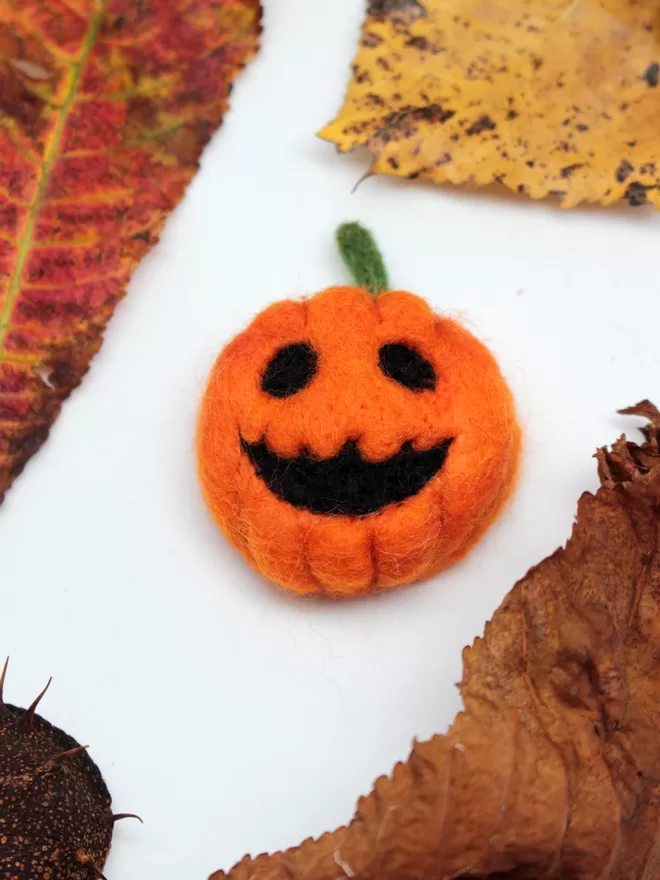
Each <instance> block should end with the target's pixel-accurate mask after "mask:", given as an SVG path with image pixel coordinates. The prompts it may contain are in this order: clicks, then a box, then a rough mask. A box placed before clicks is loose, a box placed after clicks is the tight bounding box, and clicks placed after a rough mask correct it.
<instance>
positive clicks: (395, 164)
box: [387, 156, 399, 171]
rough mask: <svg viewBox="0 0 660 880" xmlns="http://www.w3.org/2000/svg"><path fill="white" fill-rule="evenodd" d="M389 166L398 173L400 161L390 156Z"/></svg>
mask: <svg viewBox="0 0 660 880" xmlns="http://www.w3.org/2000/svg"><path fill="white" fill-rule="evenodd" d="M387 164H388V165H389V166H390V168H393V169H394V170H395V171H397V170H398V168H399V163H398V161H397V160H396V159H395V158H394V156H388V157H387Z"/></svg>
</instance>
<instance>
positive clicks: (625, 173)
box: [614, 159, 635, 183]
mask: <svg viewBox="0 0 660 880" xmlns="http://www.w3.org/2000/svg"><path fill="white" fill-rule="evenodd" d="M634 170H635V169H634V168H633V166H632V165H631V164H630V162H629V161H628V160H627V159H622V160H621V162H619V167H618V168H617V169H616V172H615V174H614V176H615V178H616V182H617V183H623V182H624V180H626V179H627V178H628V177H630V175H631V174H632V172H633V171H634Z"/></svg>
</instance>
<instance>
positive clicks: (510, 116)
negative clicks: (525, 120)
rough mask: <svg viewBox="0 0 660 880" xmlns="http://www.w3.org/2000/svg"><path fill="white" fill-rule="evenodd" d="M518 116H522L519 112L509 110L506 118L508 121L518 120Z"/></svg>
mask: <svg viewBox="0 0 660 880" xmlns="http://www.w3.org/2000/svg"><path fill="white" fill-rule="evenodd" d="M518 116H520V114H519V113H518V111H517V110H509V112H508V113H507V114H506V118H507V119H508V120H512V119H516V118H517V117H518Z"/></svg>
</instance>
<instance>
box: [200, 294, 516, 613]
mask: <svg viewBox="0 0 660 880" xmlns="http://www.w3.org/2000/svg"><path fill="white" fill-rule="evenodd" d="M294 344H306V345H308V346H310V347H311V348H312V349H313V351H314V352H315V353H316V355H317V361H316V366H315V372H314V375H313V376H312V378H311V379H310V381H309V382H308V384H306V385H305V387H303V388H301V390H299V391H297V393H295V394H292V395H291V396H288V397H274V396H271V395H270V394H267V393H266V392H265V391H264V390H263V389H262V378H263V376H264V373H265V372H266V370H267V367H268V365H269V363H271V361H272V359H273V358H274V356H275V355H277V353H278V352H279V351H281V350H282V349H284V348H285V347H287V346H291V345H294ZM390 344H403V345H406V346H409V347H410V348H413V349H414V350H415V351H416V352H418V353H419V354H420V355H421V356H422V358H424V359H426V361H428V362H429V364H430V365H431V366H432V368H433V371H434V373H435V377H436V382H435V388H426V389H423V390H418V391H413V390H410V389H409V388H406V387H404V386H403V385H401V384H399V383H398V382H396V381H394V380H393V379H392V378H390V377H389V376H387V375H385V373H384V372H383V369H382V367H381V364H380V363H379V352H380V351H381V349H382V347H383V346H384V345H390ZM450 438H451V444H450V446H449V449H448V452H447V456H446V459H445V461H444V464H443V466H442V468H441V469H440V470H439V472H438V473H436V475H435V476H434V477H433V478H432V479H430V480H429V481H428V483H427V484H426V485H425V486H424V487H423V488H422V489H421V490H420V491H418V492H417V493H416V494H414V495H411V496H410V497H408V498H406V499H405V500H403V501H400V502H397V503H392V504H389V505H387V506H385V507H384V508H382V509H381V510H379V511H377V512H375V513H370V514H368V515H364V516H351V515H343V514H342V515H338V514H331V513H324V514H319V513H313V512H311V511H310V510H307V509H303V508H299V507H296V506H293V505H292V504H290V503H288V502H287V501H285V500H283V499H282V498H279V497H277V496H276V495H275V494H274V493H273V492H271V490H270V489H269V488H268V486H267V485H266V483H265V481H264V480H263V479H262V477H261V476H259V474H258V473H257V471H256V469H255V465H254V464H253V462H252V461H251V460H250V457H249V456H248V454H247V453H246V451H245V444H255V445H257V444H262V443H265V444H266V446H267V448H268V450H270V451H271V452H272V453H274V454H275V455H277V456H280V457H282V458H295V457H297V456H301V455H303V454H305V455H308V456H311V457H315V458H321V459H329V458H332V457H334V456H337V455H339V454H340V452H341V451H342V449H343V448H344V447H345V446H346V444H347V442H351V441H352V442H353V443H354V444H355V445H356V447H357V449H358V450H359V453H360V455H361V456H362V458H363V459H364V460H365V461H368V462H384V461H385V460H387V459H389V458H391V457H393V456H395V455H396V454H397V453H399V452H400V450H401V449H402V447H404V446H405V444H411V445H412V448H413V449H415V450H420V451H421V450H430V449H432V448H433V447H436V446H438V445H439V444H441V443H442V442H443V441H446V440H448V439H450ZM520 449H521V432H520V428H519V425H518V422H517V419H516V413H515V406H514V402H513V398H512V395H511V393H510V391H509V389H508V387H507V385H506V383H505V381H504V379H503V377H502V375H501V372H500V370H499V367H498V365H497V363H496V361H495V359H494V357H493V355H492V354H491V353H490V352H489V350H488V349H487V348H486V346H484V345H483V344H482V343H481V342H479V340H477V339H476V338H475V337H474V336H473V335H472V334H471V333H469V332H468V331H467V330H466V329H465V328H464V327H462V326H461V325H460V324H458V323H456V322H455V321H453V320H450V319H448V318H443V317H439V316H438V315H436V314H434V312H433V311H432V310H431V309H430V307H429V306H428V304H427V303H426V302H425V301H424V300H423V299H421V298H420V297H418V296H415V295H414V294H412V293H407V292H405V291H400V290H395V291H388V292H386V293H383V294H381V295H379V296H377V297H374V296H372V295H370V294H369V293H368V292H367V291H365V290H362V289H360V288H356V287H331V288H328V289H327V290H324V291H322V292H321V293H318V294H316V295H315V296H313V297H311V298H309V299H303V300H298V301H293V300H285V301H282V302H278V303H275V304H274V305H272V306H270V307H269V308H267V309H265V310H264V311H263V312H262V313H261V314H259V315H258V316H257V317H256V318H255V319H254V320H253V322H252V323H251V324H250V325H249V327H248V328H247V329H246V330H245V331H244V332H243V333H241V334H239V335H238V336H237V337H236V338H235V339H233V340H232V341H231V342H230V343H229V344H228V345H227V346H226V348H225V349H224V350H223V351H222V352H221V354H220V356H219V357H218V359H217V361H216V363H215V365H214V367H213V370H212V372H211V376H210V379H209V383H208V386H207V389H206V392H205V395H204V398H203V401H202V406H201V411H200V416H199V422H198V433H197V452H198V472H199V478H200V482H201V485H202V490H203V494H204V498H205V500H206V503H207V504H208V507H209V509H210V511H211V513H212V514H213V516H214V518H215V520H216V521H217V523H218V525H219V526H220V528H221V529H222V531H223V532H224V533H225V535H226V536H227V537H228V538H229V540H230V541H231V542H232V544H234V545H235V546H236V547H237V548H238V549H239V550H240V551H241V553H242V554H243V555H244V556H245V558H246V559H247V560H248V561H249V562H250V563H251V564H252V565H253V566H254V567H255V568H256V569H257V570H258V571H260V572H261V573H262V574H263V575H264V576H265V577H266V578H268V579H269V580H271V581H273V582H274V583H276V584H278V585H280V586H281V587H284V588H286V589H288V590H292V591H294V592H296V593H301V594H314V593H325V594H328V595H331V596H333V597H342V596H356V595H361V594H364V593H369V592H373V591H376V590H381V589H387V588H390V587H397V586H401V585H403V584H406V583H409V582H411V581H416V580H419V579H421V578H425V577H428V576H429V575H432V574H433V573H435V572H437V571H439V570H440V569H443V568H446V567H447V566H450V565H452V564H453V563H454V562H456V561H457V560H458V559H460V558H461V557H462V556H463V555H465V553H467V551H468V550H469V549H470V548H471V547H472V546H473V545H474V544H475V543H476V541H478V540H479V538H480V537H481V536H482V535H483V533H484V531H485V530H486V529H487V527H488V526H489V524H490V523H491V522H492V521H493V519H494V518H495V517H496V515H497V514H498V512H499V511H500V509H501V507H502V505H503V503H504V502H505V500H506V499H507V497H508V496H509V494H510V492H511V490H512V488H513V486H514V483H515V478H516V475H517V472H518V465H519V459H520Z"/></svg>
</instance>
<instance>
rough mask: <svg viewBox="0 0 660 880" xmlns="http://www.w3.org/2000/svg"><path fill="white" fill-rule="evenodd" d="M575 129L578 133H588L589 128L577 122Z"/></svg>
mask: <svg viewBox="0 0 660 880" xmlns="http://www.w3.org/2000/svg"><path fill="white" fill-rule="evenodd" d="M575 127H576V128H577V130H578V131H589V126H588V125H585V124H584V122H578V124H577V125H576V126H575Z"/></svg>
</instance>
